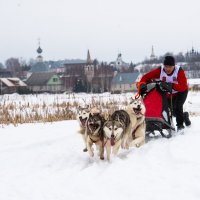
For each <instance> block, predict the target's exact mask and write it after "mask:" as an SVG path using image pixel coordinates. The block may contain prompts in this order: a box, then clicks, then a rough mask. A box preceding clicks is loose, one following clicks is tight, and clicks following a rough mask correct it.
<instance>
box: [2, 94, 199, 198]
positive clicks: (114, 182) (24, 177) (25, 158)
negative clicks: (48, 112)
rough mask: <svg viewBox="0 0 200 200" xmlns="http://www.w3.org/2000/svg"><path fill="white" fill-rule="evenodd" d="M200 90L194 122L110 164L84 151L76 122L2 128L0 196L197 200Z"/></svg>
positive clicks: (191, 101)
mask: <svg viewBox="0 0 200 200" xmlns="http://www.w3.org/2000/svg"><path fill="white" fill-rule="evenodd" d="M199 98H200V93H190V95H189V97H188V99H187V102H186V105H185V109H187V111H189V112H190V113H192V117H191V121H192V126H191V127H190V128H186V129H185V132H184V134H181V135H180V134H177V133H174V136H173V137H172V138H171V139H164V138H158V139H152V140H150V141H148V142H147V143H146V144H145V145H144V146H143V147H141V148H139V149H135V148H132V149H129V150H120V151H119V155H118V156H117V157H111V162H110V163H108V162H107V161H101V160H99V159H98V157H97V156H95V157H94V158H89V155H88V153H84V152H83V151H82V149H83V142H82V138H81V137H80V135H79V134H78V133H77V131H78V128H79V126H78V123H77V122H76V121H74V120H71V121H61V122H54V123H45V124H43V123H35V124H23V125H18V126H17V127H14V126H13V125H9V126H4V127H3V128H2V127H1V128H0V200H67V199H69V200H80V199H84V200H94V199H95V200H100V199H101V200H102V199H103V200H111V199H114V200H115V199H116V200H121V199H126V200H127V199H130V200H131V199H136V200H161V199H162V200H173V199H176V200H178V199H180V200H199V199H200V156H199V152H200V145H199V142H200V133H199V132H200V131H199V130H200V128H199V122H200V116H199V114H200V101H199Z"/></svg>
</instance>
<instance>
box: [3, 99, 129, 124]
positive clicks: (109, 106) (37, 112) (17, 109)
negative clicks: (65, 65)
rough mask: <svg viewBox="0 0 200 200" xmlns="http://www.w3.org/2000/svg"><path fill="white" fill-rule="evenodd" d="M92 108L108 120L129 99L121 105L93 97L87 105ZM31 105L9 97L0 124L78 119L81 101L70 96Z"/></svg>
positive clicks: (4, 104)
mask: <svg viewBox="0 0 200 200" xmlns="http://www.w3.org/2000/svg"><path fill="white" fill-rule="evenodd" d="M83 101H85V105H89V106H91V107H97V108H99V109H100V110H101V112H102V113H103V114H104V116H105V117H106V118H107V117H108V116H109V114H110V113H112V112H113V111H114V110H116V109H119V108H123V106H125V105H126V104H127V98H124V101H123V102H121V101H120V104H119V102H118V101H116V100H114V98H112V99H111V98H109V99H108V100H106V101H104V100H103V99H102V98H101V97H98V98H97V97H91V99H90V103H86V100H83ZM36 102H37V103H29V102H27V101H26V99H25V97H23V98H22V100H21V101H18V102H17V103H16V102H15V101H10V99H9V96H8V97H7V99H4V100H3V101H1V102H0V124H1V125H9V124H13V125H14V126H17V125H18V124H23V123H36V122H43V123H45V122H55V121H62V120H74V119H76V114H77V109H78V107H79V105H80V99H78V100H77V99H76V98H75V97H74V96H72V95H71V96H70V97H69V98H68V101H66V100H65V101H59V99H58V98H54V100H53V101H52V102H51V103H50V104H49V103H48V104H47V101H46V102H45V101H43V102H40V103H38V101H36Z"/></svg>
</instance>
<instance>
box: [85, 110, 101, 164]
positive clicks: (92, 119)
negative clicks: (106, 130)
mask: <svg viewBox="0 0 200 200" xmlns="http://www.w3.org/2000/svg"><path fill="white" fill-rule="evenodd" d="M104 121H105V120H104V118H103V117H102V116H101V115H100V113H99V112H93V111H92V112H91V113H90V115H89V118H88V120H87V126H86V132H85V135H86V145H87V150H88V153H89V155H90V156H91V157H93V156H94V152H93V149H92V145H93V144H94V143H95V145H96V147H97V149H99V156H100V159H102V160H103V159H104V146H103V124H104Z"/></svg>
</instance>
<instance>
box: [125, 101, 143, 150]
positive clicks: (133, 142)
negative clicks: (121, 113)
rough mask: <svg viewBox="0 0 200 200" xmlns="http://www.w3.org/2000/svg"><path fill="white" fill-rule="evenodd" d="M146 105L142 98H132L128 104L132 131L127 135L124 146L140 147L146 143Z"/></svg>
mask: <svg viewBox="0 0 200 200" xmlns="http://www.w3.org/2000/svg"><path fill="white" fill-rule="evenodd" d="M145 111H146V109H145V106H144V103H143V100H142V98H141V97H140V98H138V99H132V100H131V102H130V104H129V105H128V106H127V113H128V114H129V117H130V126H131V127H130V131H129V132H127V133H128V134H127V135H125V139H124V143H123V144H122V148H129V147H133V146H136V147H140V146H141V145H143V144H144V143H145V130H146V125H145V116H144V115H145Z"/></svg>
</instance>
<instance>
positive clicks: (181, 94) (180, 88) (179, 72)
mask: <svg viewBox="0 0 200 200" xmlns="http://www.w3.org/2000/svg"><path fill="white" fill-rule="evenodd" d="M155 79H156V80H161V81H163V82H164V83H163V86H164V87H166V88H170V87H171V89H172V102H173V112H174V113H173V114H174V116H176V123H177V130H181V129H184V128H185V127H184V125H183V123H185V125H186V126H190V125H191V121H190V119H189V113H188V112H183V104H184V103H185V100H186V98H187V94H188V84H187V79H186V76H185V72H184V70H183V69H182V68H181V67H180V66H178V65H175V59H174V57H173V56H166V57H165V59H164V62H163V65H162V66H161V67H158V68H156V69H154V70H152V71H150V72H148V73H147V74H145V75H144V76H143V77H142V78H141V80H140V82H142V83H146V84H147V83H150V82H151V81H153V80H155ZM142 90H145V87H144V86H143V87H141V92H142Z"/></svg>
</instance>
